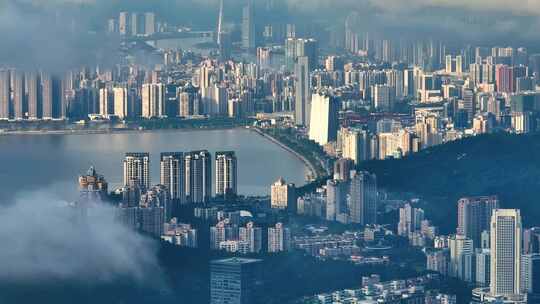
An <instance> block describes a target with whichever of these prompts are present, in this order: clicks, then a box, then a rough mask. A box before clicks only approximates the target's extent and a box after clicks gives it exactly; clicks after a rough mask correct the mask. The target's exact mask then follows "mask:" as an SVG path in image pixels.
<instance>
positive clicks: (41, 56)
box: [0, 0, 118, 72]
mask: <svg viewBox="0 0 540 304" xmlns="http://www.w3.org/2000/svg"><path fill="white" fill-rule="evenodd" d="M94 1H97V0H52V1H49V0H47V1H37V0H4V1H3V2H1V3H0V39H1V41H2V47H1V48H0V65H7V66H10V67H18V68H23V69H44V70H51V71H55V72H56V71H59V72H60V71H65V70H67V69H71V68H75V67H79V66H81V65H95V64H102V65H108V64H110V63H112V62H113V61H114V60H113V59H114V58H116V52H115V51H116V50H117V49H118V45H117V43H116V42H113V41H112V40H111V39H108V37H106V36H104V35H99V36H98V35H96V34H95V33H92V31H90V29H91V28H92V26H91V25H92V24H91V19H92V15H91V14H90V13H88V12H87V11H84V10H83V9H82V6H81V5H83V4H85V5H86V4H90V5H91V6H92V7H93V5H94V4H96V3H97V2H94ZM68 4H69V5H68Z"/></svg>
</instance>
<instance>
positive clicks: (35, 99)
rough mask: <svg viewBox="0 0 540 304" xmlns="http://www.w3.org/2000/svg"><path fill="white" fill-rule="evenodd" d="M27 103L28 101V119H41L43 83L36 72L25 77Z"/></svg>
mask: <svg viewBox="0 0 540 304" xmlns="http://www.w3.org/2000/svg"><path fill="white" fill-rule="evenodd" d="M25 82H26V90H27V101H28V118H29V119H34V120H35V119H38V118H41V104H40V101H41V82H40V80H39V76H38V74H37V73H36V72H29V73H26V75H25Z"/></svg>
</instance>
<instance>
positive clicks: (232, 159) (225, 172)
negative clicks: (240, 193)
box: [216, 151, 238, 199]
mask: <svg viewBox="0 0 540 304" xmlns="http://www.w3.org/2000/svg"><path fill="white" fill-rule="evenodd" d="M237 184H238V166H237V159H236V155H235V154H234V152H233V151H227V152H216V196H218V197H223V198H226V199H228V198H234V197H236V195H237Z"/></svg>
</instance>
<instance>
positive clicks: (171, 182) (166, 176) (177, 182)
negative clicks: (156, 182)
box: [160, 152, 186, 204]
mask: <svg viewBox="0 0 540 304" xmlns="http://www.w3.org/2000/svg"><path fill="white" fill-rule="evenodd" d="M184 169H185V168H184V154H183V153H182V152H173V153H161V162H160V183H161V184H162V185H165V186H166V187H167V189H168V191H169V193H170V197H171V199H173V200H178V201H179V202H180V204H183V203H185V201H186V189H185V187H186V174H185V171H184Z"/></svg>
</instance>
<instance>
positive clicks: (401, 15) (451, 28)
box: [0, 0, 540, 71]
mask: <svg viewBox="0 0 540 304" xmlns="http://www.w3.org/2000/svg"><path fill="white" fill-rule="evenodd" d="M254 1H255V2H256V3H258V4H260V5H261V6H264V5H263V4H265V2H263V1H270V0H254ZM272 1H276V2H279V1H282V2H286V3H285V4H286V5H285V6H288V7H289V12H288V14H289V16H288V17H287V18H288V19H289V20H293V21H295V20H302V21H304V20H310V21H312V20H317V21H321V20H322V21H323V22H326V24H327V25H328V26H332V25H336V24H341V23H342V22H343V20H344V19H345V17H346V15H347V14H349V13H350V12H352V11H358V12H359V13H360V16H361V19H362V21H363V22H362V23H361V25H362V28H361V30H369V31H379V32H382V33H384V34H389V35H390V36H392V35H393V36H396V37H403V36H404V35H405V34H407V35H410V36H415V35H417V36H421V35H423V36H426V35H431V36H436V37H441V36H443V37H448V38H452V39H457V40H460V39H462V40H466V41H468V42H479V43H485V44H493V45H494V44H497V43H500V44H501V45H503V46H505V45H511V44H522V43H526V44H528V45H526V46H536V44H537V41H538V39H539V38H540V32H539V31H537V30H536V29H537V28H539V27H540V0H521V1H513V2H512V4H511V5H508V1H507V0H407V1H405V0H331V1H330V0H272ZM243 2H244V0H225V7H226V11H227V14H226V18H228V20H226V21H227V22H231V19H233V20H232V21H235V22H239V21H240V11H241V10H240V7H241V5H242V3H243ZM81 7H82V8H81ZM130 9H135V10H149V9H155V10H156V11H157V13H158V15H160V16H161V17H162V18H164V19H167V20H169V21H172V22H175V23H179V24H183V25H188V26H192V25H199V26H201V25H202V26H206V27H207V28H212V27H213V26H214V25H215V24H216V22H217V9H218V0H0V39H2V48H0V65H2V64H4V65H12V66H17V67H23V68H28V69H33V68H35V67H39V68H40V69H46V70H52V71H56V70H57V71H63V70H66V69H68V68H72V67H78V66H80V65H85V64H86V65H95V64H101V65H107V64H110V63H112V62H114V61H115V60H114V57H113V54H115V53H116V52H115V51H116V50H117V49H118V44H117V42H114V41H113V40H110V39H107V38H106V37H104V36H103V35H96V34H95V33H94V32H93V31H99V30H103V29H104V27H105V24H106V20H107V19H108V18H110V17H113V16H116V15H117V13H118V11H120V10H130ZM323 12H324V13H323ZM262 17H265V18H262V19H267V20H268V19H271V18H272V16H268V15H267V16H262ZM280 20H281V19H280ZM89 30H90V31H89Z"/></svg>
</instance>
